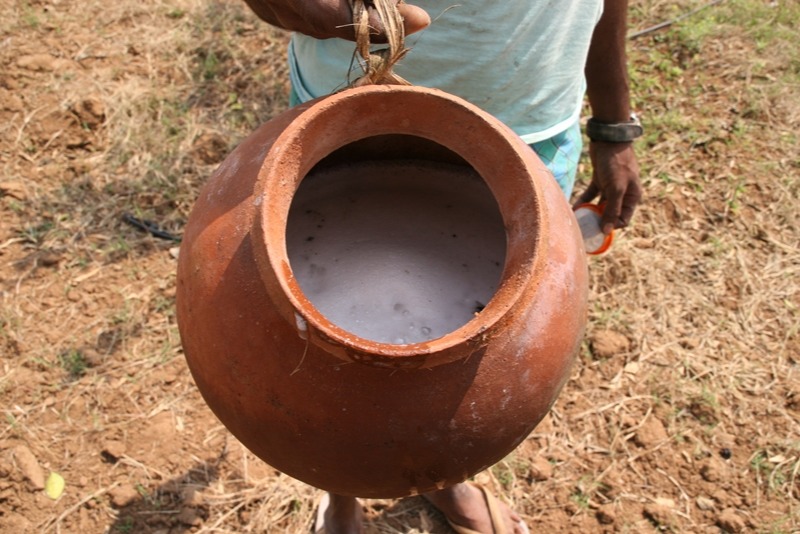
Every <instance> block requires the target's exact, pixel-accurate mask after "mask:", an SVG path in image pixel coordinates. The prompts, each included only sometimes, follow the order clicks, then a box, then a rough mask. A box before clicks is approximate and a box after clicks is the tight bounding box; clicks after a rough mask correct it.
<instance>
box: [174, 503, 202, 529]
mask: <svg viewBox="0 0 800 534" xmlns="http://www.w3.org/2000/svg"><path fill="white" fill-rule="evenodd" d="M178 521H180V522H181V523H182V524H184V525H188V526H192V527H198V526H200V525H201V524H202V523H203V518H202V517H200V515H199V514H198V513H197V510H195V509H194V508H189V507H185V508H183V509H182V510H181V512H180V513H179V514H178Z"/></svg>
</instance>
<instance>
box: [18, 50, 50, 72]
mask: <svg viewBox="0 0 800 534" xmlns="http://www.w3.org/2000/svg"><path fill="white" fill-rule="evenodd" d="M55 62H56V58H54V57H53V56H51V55H50V54H28V55H25V56H20V57H19V58H17V66H18V67H21V68H23V69H28V70H32V71H38V72H46V71H51V70H53V69H54V68H55Z"/></svg>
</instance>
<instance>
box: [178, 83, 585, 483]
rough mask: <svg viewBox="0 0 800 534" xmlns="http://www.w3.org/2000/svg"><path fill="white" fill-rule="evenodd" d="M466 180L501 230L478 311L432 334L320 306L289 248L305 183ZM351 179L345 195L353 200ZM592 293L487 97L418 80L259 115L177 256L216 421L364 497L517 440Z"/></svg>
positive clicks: (202, 202) (309, 478) (191, 360)
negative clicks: (405, 334) (390, 330)
mask: <svg viewBox="0 0 800 534" xmlns="http://www.w3.org/2000/svg"><path fill="white" fill-rule="evenodd" d="M426 173H427V174H426ZM460 174H464V175H470V176H472V177H477V178H475V180H477V181H478V182H480V184H479V185H480V186H481V187H485V188H486V191H487V194H486V195H484V196H485V197H486V198H488V199H489V201H490V202H489V204H488V205H489V206H490V207H489V208H487V209H488V210H489V211H491V210H492V209H494V210H495V211H496V217H495V218H496V220H497V221H500V222H499V228H500V233H501V239H500V241H503V238H504V242H503V243H501V244H500V249H499V251H500V252H499V253H501V254H503V255H504V257H501V258H500V261H499V262H498V265H500V267H499V268H498V270H497V277H498V279H497V280H495V281H491V283H492V288H493V289H492V294H490V295H489V297H490V298H487V299H486V301H485V302H482V303H476V306H475V309H474V310H472V311H471V312H470V318H469V319H468V320H467V322H466V323H465V324H463V325H460V326H457V327H456V328H455V329H454V330H452V331H449V332H444V333H442V335H441V336H440V337H436V338H435V339H430V340H422V341H412V342H408V343H406V344H403V342H387V341H385V340H384V341H376V340H374V339H370V338H369V336H366V335H363V334H356V333H354V332H352V331H351V330H350V329H349V328H343V327H341V326H338V325H340V324H341V323H339V322H337V321H332V320H331V319H330V316H329V314H327V312H326V314H324V313H322V312H321V311H320V310H319V309H318V308H317V307H316V306H315V305H314V304H312V300H311V299H310V298H309V295H308V294H307V293H308V292H304V291H303V288H302V287H301V285H302V284H301V281H299V277H298V276H296V274H297V273H295V272H294V271H293V266H297V265H299V264H300V260H299V259H297V257H295V256H292V254H291V252H290V250H289V249H290V248H291V247H292V246H294V245H291V244H290V245H291V246H290V245H287V235H291V234H292V229H291V228H288V233H287V227H290V226H291V224H292V217H293V216H292V215H291V213H294V212H295V211H299V212H301V214H302V213H303V210H302V209H298V208H296V207H293V202H295V196H296V195H299V192H298V188H301V182H303V181H304V180H305V179H308V180H311V178H307V177H310V176H312V175H313V176H322V177H323V178H321V179H320V180H323V181H324V180H328V182H326V183H335V182H336V180H337V179H338V178H337V177H341V176H349V177H351V178H352V177H353V176H357V177H358V176H360V177H361V178H358V179H360V180H362V181H363V182H365V183H370V180H372V181H373V182H374V183H382V182H381V180H384V178H386V176H392V177H393V178H392V179H393V180H395V182H394V183H397V182H398V181H402V177H403V176H405V175H409V176H411V175H413V176H417V177H419V176H423V175H429V176H430V177H431V178H430V180H429V181H430V182H431V183H435V184H438V185H436V186H435V187H439V188H440V189H438V190H437V191H438V193H437V194H439V193H442V191H445V192H446V189H447V187H448V183H449V182H450V181H453V183H454V184H455V188H454V194H455V193H456V192H457V191H455V190H456V189H461V186H459V185H458V184H459V182H458V178H457V177H458V176H459V175H460ZM325 177H327V178H325ZM315 179H316V178H315ZM386 179H387V180H388V178H386ZM475 180H473V181H475ZM418 181H419V180H418ZM301 189H302V188H301ZM340 189H342V188H340ZM310 190H311V191H312V195H311V196H312V197H313V190H314V188H310ZM333 190H335V188H334V189H333ZM333 190H331V191H333ZM326 191H327V190H326ZM348 191H349V193H348ZM353 191H354V190H353V189H352V188H350V186H347V187H344V188H343V189H342V191H340V193H341V194H342V197H341V199H340V200H339V199H338V197H335V198H334V199H333V201H332V203H333V204H334V205H335V204H336V203H337V202H342V203H346V202H354V199H353V198H352V197H353V196H354V195H357V194H358V193H357V192H355V193H354V192H353ZM334 194H335V193H326V194H325V195H328V196H325V195H322V196H324V197H325V198H326V199H327V200H331V198H330V195H334ZM348 194H350V197H348ZM424 195H427V193H424V192H423V196H421V197H420V202H419V203H418V204H416V203H415V204H414V205H415V206H422V205H423V204H425V202H424V200H425V199H424V198H423V197H424ZM425 198H427V197H425ZM356 200H357V199H356ZM387 209H388V208H387ZM422 209H429V208H422V207H420V208H419V210H418V211H421V210H422ZM431 209H434V210H435V209H437V208H435V207H434V208H431ZM448 209H449V205H448ZM481 209H484V208H481ZM305 211H306V212H308V213H313V210H310V209H309V210H305ZM344 211H345V218H346V215H347V211H346V210H344ZM377 211H378V212H380V211H382V209H379V210H377ZM418 215H419V216H420V217H421V218H422V219H421V220H425V216H424V214H420V213H418ZM493 217H494V215H493V214H492V213H478V214H476V217H475V218H473V219H474V220H473V222H475V221H477V222H480V221H483V220H484V219H486V220H490V221H491V220H493ZM408 219H409V220H416V219H417V217H416V216H415V215H414V214H410V216H409V217H408ZM491 224H496V223H491ZM320 226H321V225H320ZM364 227H365V225H363V224H362V225H361V226H359V228H364ZM366 227H367V231H368V229H369V225H366ZM470 231H471V230H470ZM440 233H441V232H440ZM301 237H302V234H301ZM311 237H313V236H309V238H311ZM383 237H384V235H383V234H380V233H378V235H375V236H374V242H376V243H382V242H383V241H382V240H383ZM307 239H308V238H307ZM387 239H388V237H387ZM309 240H310V239H309ZM453 240H456V237H455V236H453ZM302 241H303V240H302V239H300V240H298V243H301V244H302ZM333 241H336V238H335V236H334V239H333ZM359 242H361V241H359ZM443 242H444V241H443ZM297 246H299V245H297ZM298 254H299V253H298ZM359 257H360V256H359ZM352 259H353V258H351V260H352ZM394 261H395V260H392V261H390V262H387V265H389V267H391V266H393V265H394ZM412 263H413V262H412ZM465 263H466V262H465ZM350 265H351V267H350V269H354V270H356V271H358V270H359V264H358V261H351V264H350ZM465 268H466V267H465ZM346 272H349V271H346ZM353 276H354V277H355V279H356V282H355V284H356V286H355V287H356V289H355V290H354V292H355V293H358V292H359V291H358V289H357V288H358V287H359V285H360V287H365V288H366V287H367V286H369V284H378V286H380V287H378V288H377V290H376V291H375V294H378V295H382V294H383V293H384V292H383V286H382V284H383V281H382V280H380V279H378V280H377V281H375V280H372V281H370V279H369V276H368V275H365V274H364V273H361V272H357V273H354V274H353ZM451 276H453V275H452V274H446V275H444V276H443V278H447V277H451ZM385 282H386V285H387V286H388V285H390V283H393V282H394V280H393V279H392V280H386V281H385ZM342 283H350V284H353V283H354V282H353V281H352V280H350V281H346V280H345V281H343V282H342ZM434 285H435V284H434ZM373 289H375V288H373ZM428 300H434V299H428ZM586 300H587V267H586V260H585V252H584V251H583V248H582V242H581V238H580V233H579V231H578V228H577V224H576V221H575V218H574V216H573V215H572V212H571V210H570V208H569V206H568V204H567V202H566V201H565V199H564V197H563V195H562V193H561V192H560V190H559V189H558V187H557V185H556V183H555V181H554V180H553V179H552V177H551V176H550V175H549V174H548V171H547V170H546V168H545V167H544V166H543V164H542V163H541V162H540V161H539V160H538V158H537V157H536V156H535V154H534V152H533V151H532V150H531V149H530V148H529V147H528V146H527V145H525V144H524V143H523V142H522V141H521V140H520V139H519V137H518V136H516V135H515V134H514V133H512V132H511V131H510V130H509V129H508V128H507V127H506V126H504V125H503V124H502V123H500V122H499V121H497V120H496V119H494V118H493V117H491V116H489V115H487V114H486V113H484V112H482V111H481V110H479V109H478V108H476V107H474V106H472V105H470V104H468V103H466V102H464V101H462V100H460V99H458V98H456V97H454V96H451V95H449V94H447V93H443V92H440V91H436V90H431V89H424V88H418V87H399V86H388V87H387V86H368V87H361V88H357V89H348V90H346V91H344V92H341V93H338V94H335V95H332V96H329V97H326V98H324V99H320V100H317V101H313V102H310V103H307V104H304V105H302V106H299V107H297V108H294V109H291V110H289V111H287V112H285V113H284V114H282V115H280V116H278V117H276V118H275V119H273V120H271V121H269V122H268V123H266V124H264V125H263V126H261V127H260V128H259V129H258V130H257V131H255V132H254V133H253V134H252V135H250V136H249V137H248V138H247V139H246V140H244V141H243V142H242V143H241V144H240V145H239V146H238V147H237V148H236V149H235V150H234V151H233V152H232V153H231V154H230V156H229V157H228V158H227V159H226V160H225V161H224V162H223V163H222V165H221V166H220V167H219V169H218V170H217V171H216V172H215V173H214V175H213V176H212V177H211V179H210V180H209V182H208V183H207V184H206V185H205V187H204V188H203V190H202V191H201V193H200V196H199V198H198V200H197V203H196V205H195V207H194V209H193V211H192V214H191V216H190V219H189V223H188V225H187V227H186V231H185V233H184V240H183V244H182V245H181V251H180V259H179V265H178V294H177V307H178V324H179V327H180V333H181V339H182V342H183V347H184V351H185V355H186V359H187V362H188V364H189V368H190V369H191V372H192V376H193V377H194V380H195V382H196V383H197V386H198V387H199V389H200V391H201V392H202V395H203V397H204V399H205V400H206V402H207V403H208V405H209V406H210V407H211V409H212V410H213V411H214V413H215V414H216V415H217V417H219V419H220V420H221V421H222V422H223V423H224V425H225V426H226V427H227V428H228V429H229V430H230V431H231V432H232V433H233V434H234V435H235V436H236V437H237V438H238V439H239V440H240V441H241V442H242V443H243V444H244V445H245V446H247V447H248V448H249V449H250V450H251V451H253V453H255V454H256V455H257V456H259V457H260V458H262V459H263V460H264V461H266V462H267V463H268V464H270V465H271V466H273V467H275V468H276V469H279V470H280V471H282V472H284V473H286V474H288V475H290V476H292V477H295V478H297V479H300V480H302V481H304V482H306V483H308V484H311V485H313V486H316V487H318V488H322V489H325V490H328V491H332V492H334V493H338V494H344V495H353V496H359V497H370V498H394V497H401V496H406V495H413V494H416V493H421V492H425V491H429V490H433V489H437V488H443V487H445V486H449V485H452V484H456V483H458V482H461V481H463V480H465V479H466V478H468V477H470V476H472V475H474V474H475V473H477V472H479V471H481V470H483V469H485V468H487V467H489V466H491V465H492V464H494V463H496V462H497V461H499V460H500V459H502V458H503V457H504V456H506V455H507V454H508V453H509V452H511V451H512V450H513V449H514V448H515V447H516V446H517V445H518V444H519V443H520V442H521V441H522V440H524V439H525V438H526V436H528V434H529V433H530V432H531V431H532V430H533V428H534V427H535V426H536V424H537V423H538V422H539V421H540V420H541V419H542V418H543V417H544V415H545V414H546V413H547V412H548V410H549V409H550V407H551V406H552V404H553V402H554V401H555V399H556V397H557V395H558V393H559V391H560V389H561V387H562V386H563V384H564V383H565V381H566V380H567V378H568V375H569V370H570V367H571V364H572V362H573V360H574V358H575V355H576V353H577V351H578V348H579V345H580V342H581V339H582V335H583V331H584V326H585V320H586ZM418 326H419V325H418Z"/></svg>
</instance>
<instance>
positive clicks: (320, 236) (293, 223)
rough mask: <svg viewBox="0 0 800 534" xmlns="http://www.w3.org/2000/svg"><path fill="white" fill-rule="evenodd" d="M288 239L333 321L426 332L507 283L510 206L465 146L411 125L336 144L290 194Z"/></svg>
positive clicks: (307, 291) (365, 334)
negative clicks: (465, 154) (411, 131)
mask: <svg viewBox="0 0 800 534" xmlns="http://www.w3.org/2000/svg"><path fill="white" fill-rule="evenodd" d="M286 248H287V254H288V258H289V263H290V265H291V269H292V272H293V274H294V277H295V279H296V281H297V283H298V284H299V286H300V288H301V290H302V291H303V293H304V295H305V296H306V298H307V299H308V300H309V301H310V302H311V303H312V304H313V305H314V307H315V308H316V309H317V310H318V311H319V312H320V313H321V314H322V315H323V316H324V317H325V319H327V320H328V321H330V323H332V324H333V325H335V326H337V327H339V328H341V329H342V330H344V331H346V332H349V333H351V334H354V335H356V336H358V337H361V338H364V339H367V340H371V341H375V342H379V343H386V344H393V345H408V344H414V343H424V342H427V341H430V340H433V339H437V338H440V337H443V336H446V335H447V334H449V333H451V332H454V331H456V330H458V329H459V328H461V327H462V326H464V325H465V324H467V323H468V322H469V321H470V320H472V319H473V318H475V317H476V316H478V315H479V314H480V313H481V311H482V310H483V308H484V307H485V306H486V305H487V304H488V303H489V301H490V300H491V299H492V297H493V295H494V294H495V292H496V291H497V288H498V285H499V284H500V281H501V277H502V274H503V269H504V266H505V259H506V248H507V242H506V230H505V227H504V224H503V217H502V215H501V212H500V209H499V207H498V204H497V201H496V200H495V198H494V196H493V194H492V192H491V191H490V189H489V187H488V186H487V185H486V183H485V181H484V180H483V178H481V176H480V175H479V174H478V173H477V172H476V171H475V169H473V168H472V167H471V166H470V165H469V164H468V163H467V162H466V161H465V160H464V159H463V158H461V157H460V156H458V155H457V154H456V153H454V152H453V151H451V150H449V149H448V148H446V147H444V146H442V145H440V144H438V143H435V142H433V141H430V140H427V139H424V138H421V137H416V136H412V135H403V134H391V135H379V136H373V137H368V138H365V139H362V140H359V141H356V142H353V143H350V144H348V145H345V146H344V147H342V148H340V149H338V150H336V151H334V152H333V153H331V154H330V155H328V156H326V157H325V158H324V159H322V160H321V161H320V162H319V163H318V164H317V165H315V166H314V167H313V168H312V169H311V171H310V172H308V173H307V174H306V176H305V177H304V178H303V180H302V182H301V183H300V185H299V188H298V190H297V191H296V193H295V196H294V198H293V199H292V203H291V207H290V210H289V216H288V221H287V226H286Z"/></svg>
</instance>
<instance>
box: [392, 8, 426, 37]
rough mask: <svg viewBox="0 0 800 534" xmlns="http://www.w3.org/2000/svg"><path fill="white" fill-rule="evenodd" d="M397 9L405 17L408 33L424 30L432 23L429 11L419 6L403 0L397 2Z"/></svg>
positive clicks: (404, 21) (404, 25)
mask: <svg viewBox="0 0 800 534" xmlns="http://www.w3.org/2000/svg"><path fill="white" fill-rule="evenodd" d="M397 10H398V11H399V12H400V16H401V17H403V27H404V28H405V31H406V35H409V34H411V33H415V32H418V31H420V30H424V29H425V28H427V27H428V26H430V24H431V17H430V15H428V12H427V11H425V10H424V9H422V8H421V7H418V6H412V5H409V4H406V3H403V2H402V1H401V2H400V3H399V4H397Z"/></svg>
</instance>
